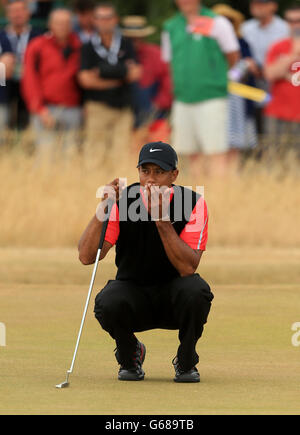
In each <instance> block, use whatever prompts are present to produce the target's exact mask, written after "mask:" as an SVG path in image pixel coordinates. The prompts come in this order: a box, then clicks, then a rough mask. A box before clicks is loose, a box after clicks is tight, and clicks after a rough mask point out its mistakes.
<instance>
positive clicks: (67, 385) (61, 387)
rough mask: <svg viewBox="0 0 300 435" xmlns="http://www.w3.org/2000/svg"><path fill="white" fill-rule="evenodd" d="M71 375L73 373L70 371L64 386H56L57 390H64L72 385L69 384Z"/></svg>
mask: <svg viewBox="0 0 300 435" xmlns="http://www.w3.org/2000/svg"><path fill="white" fill-rule="evenodd" d="M71 373H72V372H71V371H68V372H67V378H66V380H65V382H63V383H62V384H58V385H56V388H58V389H59V390H62V389H63V388H68V387H69V385H70V384H69V376H70V374H71Z"/></svg>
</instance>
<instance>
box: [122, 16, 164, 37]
mask: <svg viewBox="0 0 300 435" xmlns="http://www.w3.org/2000/svg"><path fill="white" fill-rule="evenodd" d="M155 32H156V28H155V27H153V26H148V22H147V19H146V18H145V17H142V16H138V15H131V16H127V17H125V18H123V20H122V33H123V35H124V36H127V37H128V38H145V37H146V36H150V35H153V33H155Z"/></svg>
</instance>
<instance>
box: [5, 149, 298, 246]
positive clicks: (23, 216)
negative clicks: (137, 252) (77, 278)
mask: <svg viewBox="0 0 300 435" xmlns="http://www.w3.org/2000/svg"><path fill="white" fill-rule="evenodd" d="M135 166H136V155H134V154H130V155H129V157H127V158H124V157H122V156H118V155H117V154H116V155H115V156H114V158H113V159H110V161H109V164H108V163H106V164H104V165H99V164H97V163H96V162H93V160H92V159H91V160H90V161H89V162H86V161H85V160H84V159H83V158H82V157H78V158H76V159H75V160H74V161H73V162H72V164H66V163H65V162H61V161H60V162H56V163H55V165H53V166H48V167H42V168H41V167H38V166H37V165H36V162H35V159H34V158H33V157H29V156H28V155H27V154H26V153H24V152H21V151H19V150H13V151H10V152H9V153H2V154H0V174H1V187H0V204H1V218H0V226H1V232H0V245H1V246H31V247H72V246H74V245H75V244H76V243H77V241H78V239H79V237H80V234H81V233H82V231H83V230H84V228H85V227H86V225H87V223H88V222H89V220H90V219H91V217H92V216H93V214H94V213H95V211H96V207H97V203H98V200H97V198H96V192H97V189H98V187H99V186H101V185H103V184H106V183H108V182H110V181H112V180H113V179H114V178H116V177H127V178H128V182H129V183H131V182H134V181H137V178H138V177H137V176H138V174H137V172H136V169H135ZM298 173H299V167H298V163H297V164H296V163H295V164H294V168H291V169H290V171H289V172H287V171H285V170H282V164H281V163H280V164H278V165H277V167H273V168H272V169H266V168H265V167H264V165H263V164H257V163H250V164H249V165H248V167H247V168H245V169H244V171H243V172H242V173H241V174H239V175H232V176H228V177H227V178H225V179H222V180H213V179H204V178H203V177H201V176H199V177H198V179H191V178H190V177H187V176H182V177H179V180H178V182H179V183H180V184H183V185H187V186H191V185H193V187H196V185H200V186H202V185H204V187H205V196H206V200H207V202H208V206H209V212H210V239H209V243H210V245H211V246H216V245H218V246H237V247H241V246H269V247H297V246H299V244H300V232H299V229H298V224H299V222H300V177H299V174H298Z"/></svg>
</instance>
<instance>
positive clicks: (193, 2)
mask: <svg viewBox="0 0 300 435" xmlns="http://www.w3.org/2000/svg"><path fill="white" fill-rule="evenodd" d="M176 4H177V6H178V9H179V11H178V13H177V14H176V15H175V16H174V17H172V18H171V19H169V20H168V21H166V22H165V23H164V30H163V34H162V52H163V58H164V60H165V61H167V62H169V63H170V66H171V71H172V76H173V84H174V99H175V101H174V105H173V113H172V128H173V139H172V142H173V146H174V148H175V149H176V151H177V152H178V154H180V155H181V158H182V157H184V156H188V158H189V161H190V163H191V169H192V172H193V173H194V175H197V176H198V175H199V173H201V172H202V173H203V171H205V172H206V175H208V176H209V175H210V176H216V175H217V176H218V175H224V173H225V172H226V169H227V164H228V151H229V143H228V140H227V126H228V100H227V97H228V70H229V69H230V68H231V67H233V66H234V65H235V64H236V63H237V62H238V61H239V59H240V47H239V43H238V39H237V37H236V35H235V32H234V28H233V25H232V24H231V22H230V21H229V20H228V19H226V18H225V17H222V16H219V15H217V14H216V13H214V12H213V11H212V10H210V9H208V8H206V7H204V6H203V5H202V2H201V1H200V0H176Z"/></svg>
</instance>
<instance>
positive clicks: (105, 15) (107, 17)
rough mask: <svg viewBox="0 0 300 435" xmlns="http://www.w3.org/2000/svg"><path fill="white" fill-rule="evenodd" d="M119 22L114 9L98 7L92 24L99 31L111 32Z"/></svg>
mask: <svg viewBox="0 0 300 435" xmlns="http://www.w3.org/2000/svg"><path fill="white" fill-rule="evenodd" d="M118 24H119V18H118V16H117V14H116V12H115V11H114V9H111V8H107V7H100V8H97V9H96V10H95V14H94V26H95V27H96V29H97V30H98V32H99V33H104V34H112V33H114V31H115V28H116V27H117V25H118Z"/></svg>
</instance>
